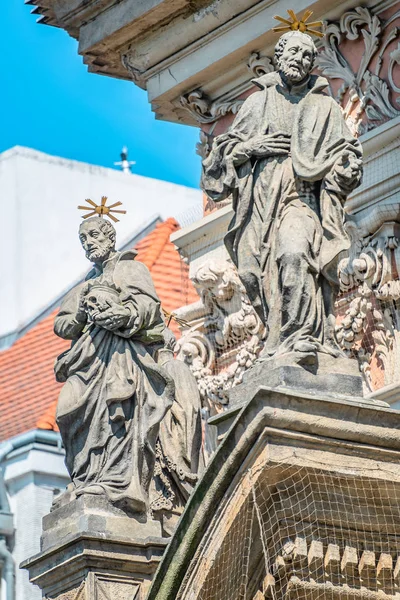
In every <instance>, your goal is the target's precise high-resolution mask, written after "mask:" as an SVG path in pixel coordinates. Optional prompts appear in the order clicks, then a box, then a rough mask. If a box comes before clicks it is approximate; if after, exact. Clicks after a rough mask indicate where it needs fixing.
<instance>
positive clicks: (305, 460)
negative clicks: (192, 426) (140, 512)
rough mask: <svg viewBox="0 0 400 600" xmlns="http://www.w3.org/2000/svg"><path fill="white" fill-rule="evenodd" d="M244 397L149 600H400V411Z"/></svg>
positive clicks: (277, 393)
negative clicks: (242, 404) (244, 599)
mask: <svg viewBox="0 0 400 600" xmlns="http://www.w3.org/2000/svg"><path fill="white" fill-rule="evenodd" d="M239 387H240V386H238V389H239ZM241 390H242V393H243V397H242V400H243V401H244V402H245V404H244V406H243V407H242V409H241V410H240V412H239V414H236V419H235V420H234V421H233V420H232V417H233V409H231V413H230V414H229V412H228V413H224V414H223V415H221V416H220V417H219V421H218V420H217V418H215V421H214V422H215V424H216V425H217V427H218V432H219V434H220V438H221V439H222V441H221V443H220V446H219V448H218V449H217V451H216V453H215V454H214V457H213V459H212V460H211V462H210V463H209V465H208V467H207V470H206V471H205V473H204V475H203V477H202V479H201V480H200V482H199V484H198V486H197V487H196V489H195V491H194V493H193V495H192V496H191V498H190V500H189V502H188V504H187V505H186V509H185V512H184V513H183V515H182V517H181V519H180V521H179V524H178V526H177V529H176V531H175V534H174V536H173V537H172V539H171V541H170V543H169V545H168V548H167V549H166V552H165V554H164V557H163V560H162V562H161V564H160V567H159V570H158V571H157V575H156V576H155V578H154V581H153V583H152V587H151V590H150V592H149V595H148V598H147V600H176V598H180V599H181V600H227V599H229V600H242V599H243V598H246V600H268V599H274V600H300V599H301V600H358V599H360V600H361V599H362V600H364V599H369V600H385V599H386V600H398V598H399V597H400V543H399V542H400V536H399V524H400V508H399V507H400V411H395V410H391V409H389V408H386V407H382V406H377V405H374V404H372V403H367V402H365V401H364V400H362V399H360V400H359V401H356V400H354V399H351V400H350V399H349V400H347V401H346V400H343V399H334V398H330V399H328V398H323V397H321V396H318V395H314V396H312V395H306V394H304V393H299V392H294V391H293V390H291V391H289V390H286V391H283V390H274V389H267V388H265V387H264V388H263V387H260V388H259V389H258V391H256V392H255V393H254V392H253V393H252V394H250V392H249V395H246V386H245V385H243V387H241ZM229 422H230V427H229ZM228 427H229V428H228Z"/></svg>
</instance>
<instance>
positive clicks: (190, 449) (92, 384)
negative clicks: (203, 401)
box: [49, 201, 201, 535]
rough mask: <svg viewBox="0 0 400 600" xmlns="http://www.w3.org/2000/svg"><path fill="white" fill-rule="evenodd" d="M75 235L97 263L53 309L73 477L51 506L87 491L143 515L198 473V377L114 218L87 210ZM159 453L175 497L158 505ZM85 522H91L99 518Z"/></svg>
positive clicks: (60, 414) (60, 409) (187, 486)
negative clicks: (179, 352)
mask: <svg viewBox="0 0 400 600" xmlns="http://www.w3.org/2000/svg"><path fill="white" fill-rule="evenodd" d="M90 202H91V201H90ZM79 237H80V241H81V243H82V246H83V248H84V250H85V252H86V257H87V258H88V259H89V260H91V261H93V263H94V266H93V269H92V271H91V272H90V273H89V275H88V276H87V278H86V281H85V282H84V283H81V284H78V285H77V286H76V287H75V288H73V289H72V290H71V291H70V292H69V293H68V294H67V296H66V297H65V299H64V300H63V302H62V304H61V308H60V312H59V314H58V315H57V316H56V319H55V332H56V334H57V335H59V336H60V337H63V338H65V339H70V340H72V341H73V343H72V345H71V348H70V350H69V351H67V352H64V353H63V354H62V355H61V356H60V357H59V358H58V359H57V362H56V366H55V372H56V377H57V380H58V381H60V382H65V385H64V387H63V388H62V390H61V393H60V396H59V401H58V406H57V423H58V426H59V428H60V432H61V435H62V438H63V442H64V446H65V450H66V465H67V468H68V471H69V474H70V476H71V480H72V483H71V485H69V486H68V489H67V491H66V492H65V493H64V494H63V495H62V496H61V497H60V498H59V499H57V501H56V503H55V507H61V506H63V505H64V504H66V503H69V502H71V501H74V500H75V499H76V498H79V497H81V496H82V495H91V496H98V497H103V498H105V499H106V503H108V504H112V505H114V506H115V507H117V508H120V509H122V510H124V511H125V512H126V513H127V514H131V515H132V514H133V515H136V518H137V520H141V521H143V520H145V519H146V515H149V514H150V512H151V511H153V512H155V511H157V510H160V509H163V510H164V512H165V511H166V512H168V511H170V512H171V510H172V509H173V508H175V505H177V506H178V508H180V510H181V508H182V507H183V506H184V504H185V502H186V500H187V497H188V495H189V493H190V490H191V489H192V487H193V485H194V483H195V482H196V481H197V471H198V468H199V460H200V453H201V427H200V408H201V406H200V397H199V393H198V390H197V387H196V383H195V380H194V377H193V375H192V374H191V372H190V370H189V368H188V367H187V366H186V365H184V364H182V363H181V362H178V361H174V358H173V352H172V350H171V346H173V342H174V336H173V334H172V332H171V331H169V330H168V329H167V327H166V325H165V322H164V317H163V313H162V310H161V304H160V301H159V299H158V296H157V293H156V291H155V288H154V285H153V281H152V279H151V276H150V273H149V271H148V269H147V267H146V266H145V265H144V264H142V263H139V262H137V261H135V260H134V258H135V253H134V252H123V253H120V252H117V251H116V249H115V242H116V232H115V229H114V227H113V225H112V224H111V223H110V222H109V221H107V220H105V219H103V218H100V217H94V218H89V219H88V220H86V221H84V222H83V223H82V224H81V227H80V230H79ZM175 362H176V364H175ZM175 381H176V383H177V385H176V386H175ZM171 406H172V407H173V417H172V415H170V418H168V417H167V413H168V411H169V409H170V408H171ZM163 419H166V421H165V422H164V424H163V426H162V430H161V431H160V423H161V421H162V420H163ZM156 459H158V461H159V463H158V467H159V469H158V470H159V471H160V469H161V470H164V473H163V477H164V479H165V480H166V481H167V483H168V480H169V479H171V478H172V479H175V480H176V481H177V485H178V490H177V491H176V493H175V492H173V493H174V498H175V499H176V502H175V503H171V502H170V503H169V504H170V505H168V506H165V505H164V506H161V507H160V506H158V505H156V506H155V505H154V503H155V502H156V499H154V494H153V498H152V501H153V505H152V506H150V499H149V491H150V486H151V483H152V480H153V475H154V468H155V463H156ZM160 463H163V466H162V467H160ZM158 476H161V473H160V472H159V473H158ZM181 488H182V489H181ZM179 490H180V491H181V493H179ZM153 492H154V489H153ZM177 496H179V498H177ZM90 502H92V500H90ZM93 502H94V503H96V500H93ZM158 504H159V502H158ZM70 506H75V505H70ZM96 506H97V505H96ZM73 510H75V508H74V509H73ZM78 512H79V511H78ZM138 515H140V517H138ZM81 516H82V518H84V515H81ZM85 518H86V516H85ZM87 518H88V519H89V521H90V519H92V520H93V519H94V516H90V515H89V516H87ZM97 518H98V515H97V517H96V519H97ZM118 523H119V524H121V523H122V521H118ZM87 525H88V528H89V529H88V530H91V527H92V526H93V527H94V530H96V527H97V525H96V523H95V522H92V521H90V523H89V522H88V524H87ZM99 526H100V525H99ZM101 527H104V524H102V525H101ZM122 527H123V525H122ZM171 528H172V525H171V526H170V530H171ZM121 533H122V531H121ZM49 535H50V534H49Z"/></svg>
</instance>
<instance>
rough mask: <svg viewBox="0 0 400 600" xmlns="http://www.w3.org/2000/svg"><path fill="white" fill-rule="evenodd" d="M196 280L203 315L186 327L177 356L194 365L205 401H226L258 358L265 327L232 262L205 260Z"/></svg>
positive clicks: (217, 403)
mask: <svg viewBox="0 0 400 600" xmlns="http://www.w3.org/2000/svg"><path fill="white" fill-rule="evenodd" d="M193 283H194V285H195V286H196V288H197V290H198V292H199V295H200V298H201V301H202V304H203V307H204V317H203V319H202V320H201V323H200V324H197V325H194V326H192V327H190V328H188V329H187V330H186V331H183V335H182V338H181V339H180V340H179V341H178V343H177V357H178V358H179V359H180V360H183V361H184V362H186V363H187V364H188V365H189V367H190V368H191V370H192V372H193V374H194V376H195V377H196V380H197V382H198V385H199V389H200V393H201V396H202V399H203V403H204V404H205V405H206V406H207V405H208V406H210V404H211V405H213V404H214V405H215V404H216V405H224V404H226V403H227V402H228V396H227V392H228V391H229V390H230V389H231V388H232V387H234V386H236V385H237V384H238V383H240V382H241V380H242V377H243V374H244V373H245V371H246V370H247V369H248V368H249V367H250V366H251V365H252V364H253V363H254V362H255V360H256V358H257V356H258V354H259V352H260V350H261V347H262V339H263V336H264V328H263V325H262V323H261V321H260V320H259V318H258V317H257V315H256V313H255V311H254V309H253V308H252V306H251V304H250V301H249V299H248V297H247V295H246V293H245V291H244V288H243V286H242V284H241V282H240V280H239V277H238V275H237V272H236V269H235V268H234V266H233V265H232V264H231V263H230V262H228V261H213V260H211V261H209V262H207V263H205V264H204V265H203V266H202V267H200V269H199V270H198V271H197V273H196V275H195V277H194V279H193Z"/></svg>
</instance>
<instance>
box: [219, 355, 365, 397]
mask: <svg viewBox="0 0 400 600" xmlns="http://www.w3.org/2000/svg"><path fill="white" fill-rule="evenodd" d="M243 384H244V385H246V390H247V393H249V392H250V393H251V392H252V391H255V390H256V389H257V388H258V387H259V386H260V385H266V386H268V387H271V388H278V387H279V388H282V387H283V388H289V389H294V390H298V391H299V392H305V393H306V394H311V395H313V396H316V395H322V396H323V397H329V398H341V397H342V398H357V399H359V398H361V397H362V396H363V388H362V379H361V375H360V370H359V366H358V363H357V361H356V360H355V359H350V358H346V357H343V358H341V357H340V358H334V357H332V356H329V355H328V354H323V353H322V352H317V354H316V356H312V357H310V355H307V354H305V353H301V352H290V353H287V354H282V355H281V356H278V357H272V358H268V359H266V360H264V361H260V362H257V363H256V364H255V365H254V366H253V367H252V368H251V369H250V370H249V371H247V373H246V374H245V375H244V377H243ZM251 388H253V389H251ZM238 397H241V398H242V399H243V389H239V388H236V389H235V390H232V391H231V393H230V396H229V404H230V405H232V403H234V402H235V399H237V398H238Z"/></svg>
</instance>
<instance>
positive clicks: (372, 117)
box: [316, 6, 400, 134]
mask: <svg viewBox="0 0 400 600" xmlns="http://www.w3.org/2000/svg"><path fill="white" fill-rule="evenodd" d="M399 17H400V10H398V11H397V12H396V13H395V14H394V15H392V17H390V18H389V19H388V20H386V21H384V20H382V19H380V18H379V17H378V16H377V15H375V14H374V13H373V12H372V11H371V10H370V9H369V8H366V7H361V6H359V7H357V8H355V9H352V10H350V11H347V12H345V13H344V14H343V15H342V17H341V18H340V20H339V21H333V22H330V23H327V25H326V29H325V37H324V39H323V42H322V44H323V49H322V51H321V52H320V53H319V55H318V57H317V60H316V64H317V66H318V68H319V70H320V72H321V73H322V74H323V75H325V76H326V77H328V79H340V80H342V81H343V83H342V85H341V86H340V88H339V90H338V93H337V94H336V100H337V101H338V102H339V104H340V105H341V106H342V108H343V110H344V114H345V117H346V120H347V122H348V124H349V125H350V127H351V129H352V130H353V131H354V132H355V133H359V134H361V133H363V132H364V131H366V130H369V129H372V128H373V127H375V126H376V125H379V124H380V123H382V122H384V121H387V120H389V119H392V118H394V117H397V116H399V115H400V109H399V108H398V107H397V106H394V105H393V103H392V100H391V99H390V95H391V92H400V89H399V87H398V86H397V85H396V84H395V82H394V76H393V70H394V67H395V65H398V64H399V62H400V44H399V46H398V47H397V49H396V50H394V51H392V52H391V53H390V64H389V72H388V80H389V85H390V87H389V85H388V84H387V82H386V81H385V80H384V79H383V78H382V76H381V70H382V64H383V58H384V54H385V51H386V48H387V47H388V46H389V44H390V43H391V42H393V41H394V40H396V39H397V38H398V37H399V30H398V28H397V27H394V26H393V22H394V21H395V20H396V19H398V18H399ZM346 40H347V41H350V42H355V43H358V42H359V41H361V40H362V41H363V44H364V51H363V53H362V55H361V59H360V61H359V64H358V68H357V70H356V71H354V70H353V68H352V67H351V66H350V63H349V61H348V60H347V59H346V57H345V55H344V53H343V52H342V50H341V47H340V46H341V43H342V42H344V41H346ZM375 59H376V60H375ZM395 102H396V104H397V105H398V104H400V100H399V98H397V99H396V101H395Z"/></svg>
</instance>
